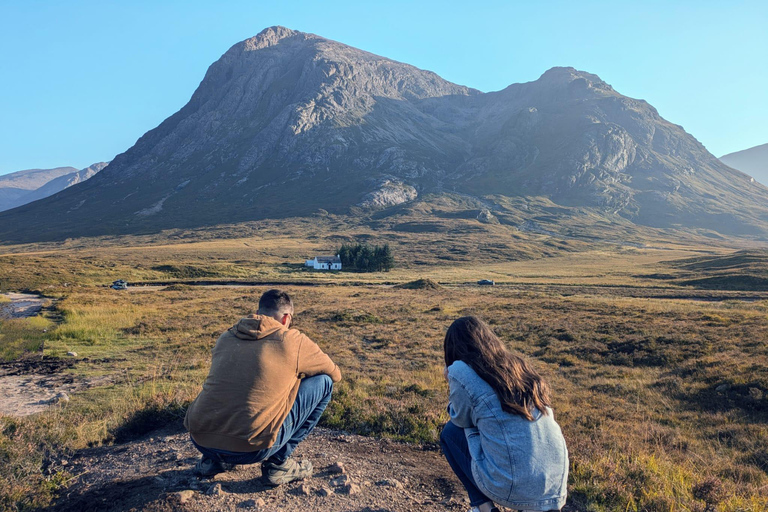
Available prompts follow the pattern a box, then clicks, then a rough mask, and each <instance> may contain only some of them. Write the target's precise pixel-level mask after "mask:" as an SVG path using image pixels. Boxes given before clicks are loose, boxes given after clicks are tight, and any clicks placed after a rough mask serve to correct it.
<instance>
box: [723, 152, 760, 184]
mask: <svg viewBox="0 0 768 512" xmlns="http://www.w3.org/2000/svg"><path fill="white" fill-rule="evenodd" d="M720 161H721V162H723V163H724V164H725V165H728V166H730V167H733V168H734V169H738V170H740V171H741V172H743V173H746V174H749V175H750V176H752V177H753V178H755V179H756V180H757V181H759V182H760V183H762V184H764V185H765V184H768V144H762V145H760V146H755V147H753V148H749V149H745V150H743V151H736V152H735V153H728V154H727V155H723V156H721V157H720Z"/></svg>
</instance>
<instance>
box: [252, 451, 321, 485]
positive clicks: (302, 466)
mask: <svg viewBox="0 0 768 512" xmlns="http://www.w3.org/2000/svg"><path fill="white" fill-rule="evenodd" d="M261 475H262V477H264V479H265V480H266V481H267V482H269V484H270V485H272V486H277V485H282V484H287V483H288V482H293V481H294V480H304V479H305V478H307V477H310V476H312V463H311V462H309V461H308V460H303V461H301V462H297V461H296V459H292V458H290V457H289V458H288V459H287V460H286V461H285V462H283V463H282V464H280V465H278V464H275V463H274V462H269V461H267V462H265V463H264V464H262V465H261Z"/></svg>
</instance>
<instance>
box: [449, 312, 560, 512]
mask: <svg viewBox="0 0 768 512" xmlns="http://www.w3.org/2000/svg"><path fill="white" fill-rule="evenodd" d="M444 349H445V366H446V368H445V376H446V378H447V380H448V385H449V387H450V402H449V404H448V413H449V414H450V416H451V421H449V422H448V423H447V424H446V425H445V428H443V431H442V433H441V434H440V445H441V446H442V448H443V453H445V458H446V459H448V463H449V464H450V465H451V468H452V469H453V471H454V472H455V473H456V476H458V477H459V480H461V483H462V484H463V485H464V488H465V489H466V490H467V493H468V494H469V504H470V506H471V507H472V509H471V511H470V512H492V511H497V510H498V509H496V508H495V506H494V502H495V503H498V504H500V505H504V506H507V507H510V508H512V509H515V510H524V511H534V510H536V511H548V510H559V509H560V508H561V507H562V506H563V505H564V504H565V497H566V484H567V480H568V450H567V449H566V447H565V440H564V439H563V434H562V432H561V431H560V427H559V426H558V425H557V423H555V418H554V414H553V413H552V409H551V400H550V394H549V388H548V386H547V385H546V383H545V382H544V381H543V380H542V379H541V376H540V375H539V374H538V373H537V372H536V370H534V369H533V368H532V367H531V366H530V365H528V363H526V362H525V361H524V360H523V359H521V358H520V357H518V356H516V355H514V354H511V353H510V352H509V351H507V349H506V348H505V347H504V345H503V344H502V342H501V340H499V338H497V337H496V335H495V334H494V333H493V331H492V330H491V329H490V327H488V326H487V325H486V324H485V323H483V322H482V321H481V320H480V319H479V318H477V317H474V316H466V317H462V318H459V319H458V320H456V321H455V322H453V324H451V326H450V327H449V328H448V332H447V333H446V335H445V343H444Z"/></svg>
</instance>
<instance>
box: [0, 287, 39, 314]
mask: <svg viewBox="0 0 768 512" xmlns="http://www.w3.org/2000/svg"><path fill="white" fill-rule="evenodd" d="M2 295H3V296H4V297H7V298H8V299H10V300H11V302H10V303H9V304H0V320H1V319H3V318H27V317H30V316H35V315H38V314H40V311H42V309H43V306H44V305H45V299H44V298H43V297H41V296H39V295H32V294H31V293H4V294H2Z"/></svg>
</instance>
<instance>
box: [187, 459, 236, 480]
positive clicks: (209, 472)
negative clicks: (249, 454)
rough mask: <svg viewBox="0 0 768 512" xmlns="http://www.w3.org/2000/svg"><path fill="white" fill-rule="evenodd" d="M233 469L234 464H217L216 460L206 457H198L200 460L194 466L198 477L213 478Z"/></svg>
mask: <svg viewBox="0 0 768 512" xmlns="http://www.w3.org/2000/svg"><path fill="white" fill-rule="evenodd" d="M234 468H235V465H234V464H227V463H226V462H219V461H218V460H213V459H209V458H207V457H200V460H199V461H197V464H195V473H197V474H198V475H199V476H213V475H218V474H219V473H223V472H225V471H231V470H232V469H234Z"/></svg>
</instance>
